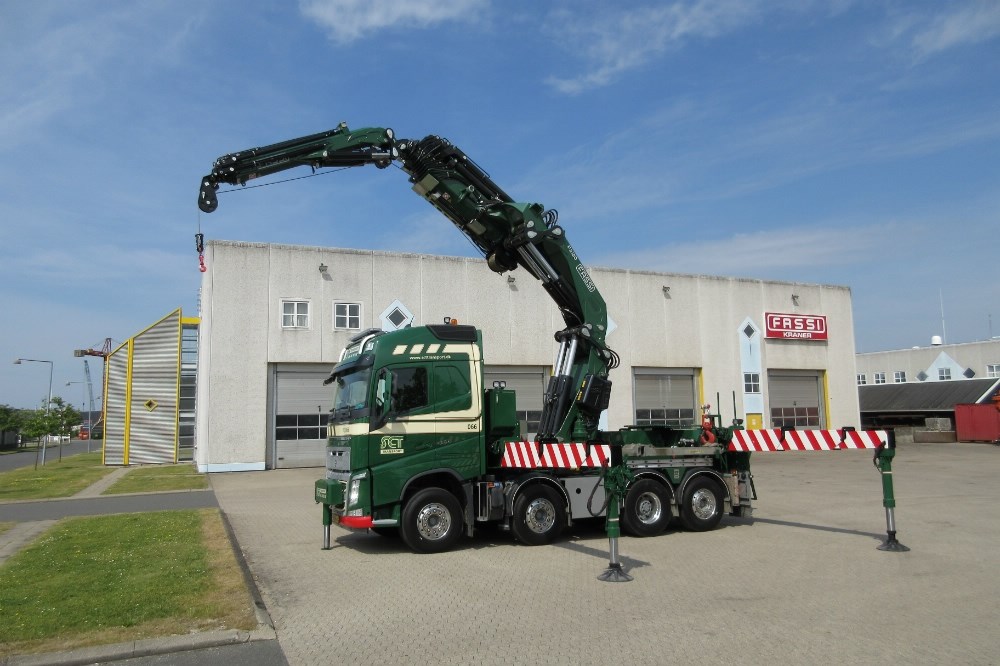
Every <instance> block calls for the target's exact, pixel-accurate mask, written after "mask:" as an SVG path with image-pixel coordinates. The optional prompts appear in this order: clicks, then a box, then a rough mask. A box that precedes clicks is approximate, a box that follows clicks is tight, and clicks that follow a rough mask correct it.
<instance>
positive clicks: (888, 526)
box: [875, 429, 910, 553]
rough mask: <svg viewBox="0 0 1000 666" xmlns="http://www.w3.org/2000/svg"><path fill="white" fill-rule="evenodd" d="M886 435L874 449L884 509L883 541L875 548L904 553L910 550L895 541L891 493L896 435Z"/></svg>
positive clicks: (893, 508)
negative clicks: (884, 440) (882, 442)
mask: <svg viewBox="0 0 1000 666" xmlns="http://www.w3.org/2000/svg"><path fill="white" fill-rule="evenodd" d="M886 435H887V438H886V442H885V444H884V445H883V446H880V447H878V448H877V449H875V468H876V469H878V471H879V473H880V474H881V475H882V506H884V507H885V531H886V538H885V541H883V542H882V544H881V545H879V546H877V548H878V550H885V551H889V552H892V553H905V552H907V551H908V550H910V549H909V548H907V547H906V546H904V545H903V544H901V543H899V541H897V540H896V515H895V509H896V498H895V496H894V495H893V491H892V459H893V457H895V455H896V433H895V431H893V430H891V429H890V430H888V431H887V432H886Z"/></svg>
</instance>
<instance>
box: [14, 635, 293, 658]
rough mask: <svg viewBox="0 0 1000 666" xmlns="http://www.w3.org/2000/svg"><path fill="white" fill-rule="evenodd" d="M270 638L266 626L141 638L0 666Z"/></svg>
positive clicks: (181, 649)
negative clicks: (251, 628) (250, 629)
mask: <svg viewBox="0 0 1000 666" xmlns="http://www.w3.org/2000/svg"><path fill="white" fill-rule="evenodd" d="M274 638H275V634H274V629H273V628H271V627H268V626H260V627H257V629H254V630H253V631H246V630H240V629H231V630H227V631H208V632H204V633H199V634H188V635H185V636H166V637H163V638H143V639H140V640H137V641H129V642H126V643H115V644H113V645H96V646H93V647H86V648H80V649H78V650H70V651H68V652H48V653H43V654H25V655H14V656H11V657H7V658H5V659H2V660H0V666H83V665H84V664H93V663H96V662H106V661H121V660H123V659H132V658H135V657H151V656H155V655H161V654H171V653H174V652H186V651H188V650H200V649H204V648H211V647H219V646H222V645H236V644H238V643H250V642H252V641H262V640H274Z"/></svg>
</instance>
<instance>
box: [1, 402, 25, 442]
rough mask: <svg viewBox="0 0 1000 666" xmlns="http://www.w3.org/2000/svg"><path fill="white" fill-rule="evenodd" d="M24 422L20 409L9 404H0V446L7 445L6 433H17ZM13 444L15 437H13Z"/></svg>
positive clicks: (15, 440)
mask: <svg viewBox="0 0 1000 666" xmlns="http://www.w3.org/2000/svg"><path fill="white" fill-rule="evenodd" d="M23 424H24V418H23V417H22V415H21V412H20V410H17V409H14V408H13V407H11V406H10V405H0V448H4V447H5V446H9V445H8V444H7V434H8V433H18V432H20V431H21V427H22V426H23ZM13 443H14V445H15V446H16V445H17V444H16V443H17V439H16V438H14V442H13Z"/></svg>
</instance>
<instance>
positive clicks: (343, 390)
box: [330, 365, 372, 421]
mask: <svg viewBox="0 0 1000 666" xmlns="http://www.w3.org/2000/svg"><path fill="white" fill-rule="evenodd" d="M371 374H372V368H371V366H370V365H368V366H362V367H358V368H353V369H351V370H348V371H347V372H345V373H344V374H342V375H337V377H336V378H335V379H334V382H333V387H334V388H333V409H332V410H331V411H330V416H331V420H333V421H346V420H348V419H354V418H358V417H360V416H364V415H366V414H367V413H368V380H369V379H370V378H371Z"/></svg>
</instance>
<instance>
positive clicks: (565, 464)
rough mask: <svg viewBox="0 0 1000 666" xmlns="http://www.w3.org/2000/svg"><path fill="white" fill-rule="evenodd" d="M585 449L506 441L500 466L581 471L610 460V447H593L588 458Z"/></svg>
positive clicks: (579, 444)
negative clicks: (582, 468)
mask: <svg viewBox="0 0 1000 666" xmlns="http://www.w3.org/2000/svg"><path fill="white" fill-rule="evenodd" d="M587 448H588V447H587V445H586V444H581V443H565V444H563V443H560V444H541V445H539V444H536V443H535V442H506V443H505V445H504V452H503V459H502V460H501V462H500V466H501V467H511V468H520V469H534V468H536V467H549V468H560V469H580V468H581V467H603V466H604V465H605V464H607V461H609V460H610V459H611V447H610V446H608V445H607V444H592V445H591V446H590V447H589V448H590V455H589V456H588V455H587ZM539 449H540V450H541V453H539Z"/></svg>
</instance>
